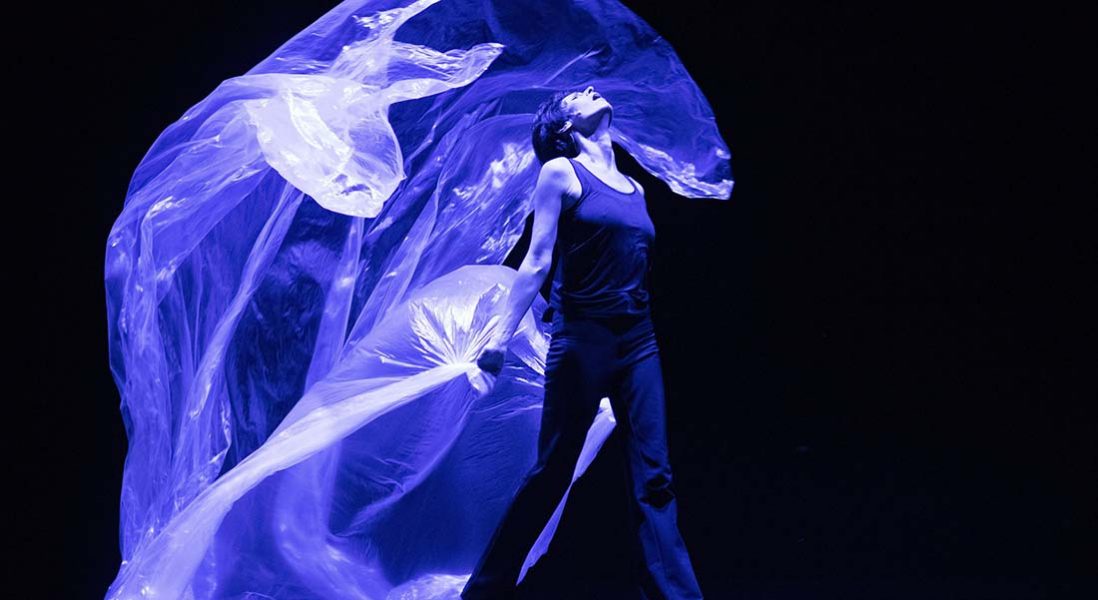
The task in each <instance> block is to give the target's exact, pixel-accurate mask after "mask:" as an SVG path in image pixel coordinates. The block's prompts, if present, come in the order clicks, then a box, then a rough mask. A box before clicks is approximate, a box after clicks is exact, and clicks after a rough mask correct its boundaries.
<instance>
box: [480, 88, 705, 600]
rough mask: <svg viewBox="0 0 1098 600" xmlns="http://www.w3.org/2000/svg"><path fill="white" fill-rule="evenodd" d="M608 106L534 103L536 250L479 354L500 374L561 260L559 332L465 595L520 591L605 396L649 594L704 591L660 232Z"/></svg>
mask: <svg viewBox="0 0 1098 600" xmlns="http://www.w3.org/2000/svg"><path fill="white" fill-rule="evenodd" d="M612 118H613V108H612V106H611V105H610V103H609V102H608V101H607V100H606V99H605V98H603V97H602V96H600V95H599V94H598V93H597V92H596V91H595V90H594V88H592V87H590V86H588V87H587V88H586V89H584V90H583V91H578V92H572V93H567V94H566V93H565V92H557V93H555V94H553V95H552V96H551V97H550V98H549V99H548V100H547V101H546V102H544V103H543V104H542V105H541V106H540V107H539V109H538V111H537V115H536V118H535V123H534V129H533V144H534V149H535V152H536V154H537V156H538V159H539V160H540V161H541V163H542V167H541V172H540V174H539V176H538V180H537V185H536V187H535V190H534V225H533V238H532V240H531V243H530V249H529V251H528V252H527V254H526V257H525V259H524V260H523V263H522V265H521V266H520V268H519V270H518V276H517V277H516V279H515V282H514V285H513V287H512V288H511V291H510V293H509V296H508V299H507V301H506V302H505V303H504V310H503V314H502V319H503V321H502V325H501V327H500V329H499V330H498V331H499V332H500V333H499V335H498V337H496V338H495V339H493V340H492V341H491V342H490V343H489V344H488V346H487V347H486V348H485V349H484V351H483V352H482V354H481V355H480V357H479V359H478V365H480V367H481V368H482V369H484V370H485V371H488V372H489V373H492V374H493V375H497V374H498V373H499V372H500V369H501V368H502V364H503V358H504V355H505V353H506V348H507V341H508V340H510V338H511V337H512V336H513V335H514V332H515V329H516V328H517V326H518V324H519V321H520V319H521V318H522V316H523V315H524V314H525V313H526V311H527V310H528V309H529V308H530V305H531V303H532V302H533V300H534V296H535V294H537V293H538V291H539V290H540V289H541V286H542V283H543V282H544V281H545V277H546V276H547V275H548V273H549V271H550V268H551V266H552V264H553V260H552V259H553V256H554V253H556V254H557V256H558V265H557V268H556V275H555V276H554V278H553V285H552V288H551V289H552V293H551V294H550V301H549V308H547V309H546V317H543V318H545V319H546V320H548V319H552V326H551V328H550V332H551V333H552V341H551V343H550V347H549V351H548V354H547V356H546V364H545V400H544V405H543V409H542V417H541V429H540V432H539V435H538V459H537V462H536V464H535V465H534V466H533V468H532V469H531V470H530V471H529V473H528V474H527V475H526V476H525V478H524V479H523V481H522V483H521V485H520V486H519V489H518V492H517V493H516V495H515V497H514V499H513V500H512V503H511V505H510V506H509V507H508V509H507V511H506V512H505V514H504V516H503V519H502V521H501V522H500V524H499V526H498V527H497V529H496V530H495V532H494V534H493V535H492V538H491V540H490V542H489V543H488V546H487V548H486V550H485V551H484V553H483V554H482V556H481V558H480V560H479V561H478V564H477V566H476V568H475V569H474V571H473V573H472V575H471V576H470V578H469V581H468V583H467V584H466V586H465V589H464V590H463V591H462V594H461V597H462V598H464V599H466V600H474V599H477V600H479V599H492V600H497V599H503V598H513V597H514V594H515V589H516V583H515V582H516V580H517V579H518V575H519V572H520V570H521V567H522V564H523V562H524V559H525V557H526V554H527V552H528V551H529V549H530V547H531V546H532V545H533V543H534V541H535V540H536V539H537V537H538V534H539V533H541V529H542V527H544V525H545V523H546V521H548V519H549V517H550V515H551V514H552V512H553V510H554V509H555V508H556V506H557V504H558V503H559V501H560V498H561V496H562V495H563V493H564V492H565V490H566V489H567V487H568V484H569V482H570V481H571V476H572V472H573V470H574V469H575V465H576V461H577V459H578V457H579V454H580V450H581V449H582V447H583V442H584V439H585V438H586V435H587V430H588V428H589V427H590V425H591V423H592V421H593V419H594V417H595V414H596V412H597V409H598V405H599V401H600V400H601V398H602V397H604V396H609V397H610V401H611V405H612V406H613V409H614V413H615V415H616V416H617V417H618V419H617V420H618V424H619V427H623V430H622V431H623V434H624V435H625V436H626V440H627V441H626V444H627V448H628V461H629V468H628V471H629V481H630V485H631V486H632V498H633V502H632V504H633V506H632V510H631V515H632V517H633V519H634V520H633V522H634V523H635V524H636V526H637V531H636V532H637V537H638V538H639V543H640V546H641V550H642V554H643V558H644V562H645V569H643V572H642V573H641V587H642V590H643V591H644V593H645V596H646V597H647V598H649V599H653V600H654V599H657V598H665V599H675V600H695V599H699V598H701V597H702V594H701V590H700V589H699V587H698V582H697V580H696V578H695V576H694V572H693V568H692V566H691V564H690V558H689V556H688V554H687V551H686V546H685V544H684V543H683V540H682V537H681V535H680V534H679V529H678V525H677V523H676V505H675V494H674V492H673V491H672V487H671V468H670V465H669V463H668V449H667V437H666V426H665V422H664V388H663V378H662V371H661V366H660V358H659V349H658V347H657V345H656V339H655V335H654V330H653V327H652V320H651V314H650V311H649V292H648V274H649V272H650V270H651V262H650V256H651V250H652V247H653V243H654V241H655V229H654V227H653V225H652V221H651V219H650V218H649V216H648V213H647V210H646V207H645V202H644V189H643V188H642V187H641V186H640V184H638V183H637V182H636V181H635V180H633V179H632V178H628V179H627V178H626V177H625V176H623V175H622V173H620V172H619V171H618V170H617V167H616V165H615V162H614V150H613V147H612V145H611V141H612V139H611V136H610V121H611V119H612Z"/></svg>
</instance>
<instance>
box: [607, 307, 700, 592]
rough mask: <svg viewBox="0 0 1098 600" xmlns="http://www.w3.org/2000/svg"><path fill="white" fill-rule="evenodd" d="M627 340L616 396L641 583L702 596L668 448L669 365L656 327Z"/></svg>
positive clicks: (639, 330) (634, 333) (642, 329)
mask: <svg viewBox="0 0 1098 600" xmlns="http://www.w3.org/2000/svg"><path fill="white" fill-rule="evenodd" d="M628 335H631V336H633V337H634V338H635V339H632V340H629V339H627V340H626V344H627V346H626V350H627V352H628V354H627V355H626V356H625V358H624V359H623V365H624V366H623V367H622V370H621V372H620V375H619V379H618V380H617V384H616V385H615V388H614V391H613V392H612V395H611V397H610V399H611V404H612V405H613V408H614V414H615V415H616V416H617V420H618V427H621V428H622V430H621V431H622V433H623V435H624V436H625V444H626V452H627V454H626V456H627V460H628V465H627V471H628V475H629V477H628V480H629V485H630V487H631V491H632V494H631V496H632V502H633V506H632V509H633V510H632V515H633V523H634V524H635V526H636V534H637V537H638V539H639V541H640V546H641V552H642V555H643V560H644V565H643V568H642V573H641V587H642V590H643V591H644V594H645V596H646V597H647V598H648V599H649V600H699V599H700V598H701V597H702V593H701V589H700V587H699V586H698V581H697V579H696V578H695V576H694V569H693V566H692V565H691V563H690V557H689V555H688V553H687V550H686V544H685V543H684V542H683V539H682V536H681V535H680V533H679V527H678V522H677V519H678V516H677V506H676V502H675V492H674V490H673V488H672V485H671V465H670V461H669V458H668V449H667V427H666V419H665V412H666V411H665V406H664V383H663V370H662V365H661V364H660V356H659V352H658V350H657V349H656V348H655V341H654V337H651V335H652V334H651V327H650V325H648V324H643V323H642V325H641V326H639V327H637V328H635V329H634V331H632V332H631V333H630V334H628Z"/></svg>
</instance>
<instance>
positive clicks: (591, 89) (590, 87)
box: [583, 85, 595, 95]
mask: <svg viewBox="0 0 1098 600" xmlns="http://www.w3.org/2000/svg"><path fill="white" fill-rule="evenodd" d="M593 91H595V86H593V85H589V86H587V89H585V90H583V93H584V94H587V95H590V94H591V92H593Z"/></svg>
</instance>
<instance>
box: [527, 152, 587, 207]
mask: <svg viewBox="0 0 1098 600" xmlns="http://www.w3.org/2000/svg"><path fill="white" fill-rule="evenodd" d="M538 179H539V181H541V180H544V181H546V182H549V184H550V185H552V186H553V187H554V188H556V189H558V190H559V192H560V194H561V195H562V197H564V198H567V199H568V200H574V199H576V198H579V196H580V194H581V193H582V192H583V186H582V184H581V183H580V180H579V176H578V175H576V170H575V167H573V166H572V161H570V160H568V158H567V157H565V156H558V157H556V158H553V159H550V160H547V161H545V164H543V165H541V174H540V175H539V176H538Z"/></svg>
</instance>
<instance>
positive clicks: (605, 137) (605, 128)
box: [576, 119, 617, 171]
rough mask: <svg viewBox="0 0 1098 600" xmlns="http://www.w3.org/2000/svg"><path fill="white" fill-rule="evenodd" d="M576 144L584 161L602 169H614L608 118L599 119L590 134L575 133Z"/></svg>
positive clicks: (612, 146) (612, 145)
mask: <svg viewBox="0 0 1098 600" xmlns="http://www.w3.org/2000/svg"><path fill="white" fill-rule="evenodd" d="M576 145H578V146H579V151H580V154H581V155H585V156H584V160H585V162H587V163H588V164H590V165H593V166H595V167H599V168H601V169H602V170H604V171H614V170H615V168H616V166H617V164H616V163H615V162H614V144H613V138H612V137H611V136H610V119H601V120H600V121H599V124H598V126H597V127H595V130H594V131H593V132H591V135H589V136H587V135H582V134H580V135H577V136H576Z"/></svg>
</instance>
